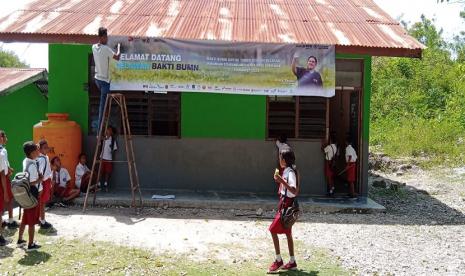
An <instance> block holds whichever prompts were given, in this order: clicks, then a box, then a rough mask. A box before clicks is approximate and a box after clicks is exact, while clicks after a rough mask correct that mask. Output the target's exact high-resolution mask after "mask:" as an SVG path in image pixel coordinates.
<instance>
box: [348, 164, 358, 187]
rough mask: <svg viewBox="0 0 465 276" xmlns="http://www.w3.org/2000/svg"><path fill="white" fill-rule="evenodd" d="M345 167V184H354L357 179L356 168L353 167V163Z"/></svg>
mask: <svg viewBox="0 0 465 276" xmlns="http://www.w3.org/2000/svg"><path fill="white" fill-rule="evenodd" d="M347 166H348V169H347V172H346V174H347V182H349V183H351V182H355V179H356V178H357V171H356V168H357V166H356V165H355V163H354V162H351V163H349V164H347Z"/></svg>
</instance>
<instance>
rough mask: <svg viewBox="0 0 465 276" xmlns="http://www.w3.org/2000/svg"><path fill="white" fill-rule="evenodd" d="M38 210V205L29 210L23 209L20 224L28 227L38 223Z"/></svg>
mask: <svg viewBox="0 0 465 276" xmlns="http://www.w3.org/2000/svg"><path fill="white" fill-rule="evenodd" d="M39 217H40V209H39V205H37V206H36V207H34V208H31V209H24V212H23V217H22V219H21V224H23V225H27V226H29V227H31V226H34V225H36V224H38V223H39Z"/></svg>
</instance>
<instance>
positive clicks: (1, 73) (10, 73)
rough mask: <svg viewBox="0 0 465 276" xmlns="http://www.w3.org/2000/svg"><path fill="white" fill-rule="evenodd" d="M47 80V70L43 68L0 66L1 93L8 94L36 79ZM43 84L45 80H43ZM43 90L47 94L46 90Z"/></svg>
mask: <svg viewBox="0 0 465 276" xmlns="http://www.w3.org/2000/svg"><path fill="white" fill-rule="evenodd" d="M41 80H47V70H45V69H43V68H3V67H0V95H2V96H3V95H6V94H9V93H11V92H14V91H15V90H18V89H20V88H22V87H24V86H26V85H28V84H31V83H34V82H36V81H41ZM42 84H43V82H42ZM42 88H43V87H39V89H41V92H42V93H44V94H45V95H46V91H43V90H42Z"/></svg>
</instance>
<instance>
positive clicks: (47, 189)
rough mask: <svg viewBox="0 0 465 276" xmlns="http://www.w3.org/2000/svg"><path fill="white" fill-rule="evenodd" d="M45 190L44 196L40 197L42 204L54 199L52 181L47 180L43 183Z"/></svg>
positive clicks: (43, 191)
mask: <svg viewBox="0 0 465 276" xmlns="http://www.w3.org/2000/svg"><path fill="white" fill-rule="evenodd" d="M42 185H43V187H44V189H43V190H42V195H41V196H40V202H41V203H47V202H48V201H49V200H50V198H51V197H52V179H50V178H49V179H47V180H45V181H44V182H43V183H42Z"/></svg>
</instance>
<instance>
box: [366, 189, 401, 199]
mask: <svg viewBox="0 0 465 276" xmlns="http://www.w3.org/2000/svg"><path fill="white" fill-rule="evenodd" d="M368 196H369V197H370V198H373V199H374V200H376V199H379V198H384V199H406V198H408V191H407V190H406V189H405V187H399V188H398V189H397V190H394V189H386V188H376V187H370V189H369V190H368Z"/></svg>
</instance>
